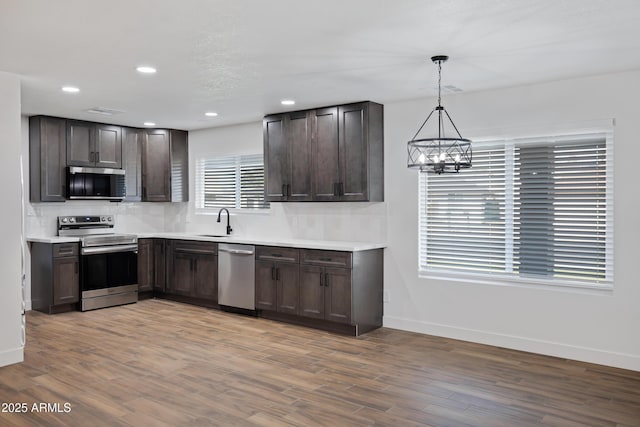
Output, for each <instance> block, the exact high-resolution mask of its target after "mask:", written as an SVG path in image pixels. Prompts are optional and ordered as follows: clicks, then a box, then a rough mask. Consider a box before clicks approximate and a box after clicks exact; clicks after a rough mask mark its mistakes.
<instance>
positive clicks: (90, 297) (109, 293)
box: [58, 215, 138, 311]
mask: <svg viewBox="0 0 640 427" xmlns="http://www.w3.org/2000/svg"><path fill="white" fill-rule="evenodd" d="M114 226H115V221H114V219H113V217H112V216H109V215H101V216H61V217H58V235H59V236H79V237H80V246H81V249H80V255H81V256H80V290H81V292H82V302H81V310H82V311H87V310H93V309H96V308H103V307H111V306H114V305H121V304H130V303H134V302H136V301H138V238H137V236H135V235H130V234H116V233H115V232H114V231H113V229H114Z"/></svg>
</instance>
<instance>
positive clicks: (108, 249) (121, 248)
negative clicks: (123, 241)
mask: <svg viewBox="0 0 640 427" xmlns="http://www.w3.org/2000/svg"><path fill="white" fill-rule="evenodd" d="M137 250H138V245H137V244H135V245H113V246H97V247H93V248H82V249H81V250H80V254H82V255H97V254H109V253H114V252H136V251H137Z"/></svg>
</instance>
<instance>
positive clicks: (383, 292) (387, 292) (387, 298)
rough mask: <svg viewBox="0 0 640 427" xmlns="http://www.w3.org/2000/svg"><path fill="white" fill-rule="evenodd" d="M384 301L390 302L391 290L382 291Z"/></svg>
mask: <svg viewBox="0 0 640 427" xmlns="http://www.w3.org/2000/svg"><path fill="white" fill-rule="evenodd" d="M382 302H389V291H382Z"/></svg>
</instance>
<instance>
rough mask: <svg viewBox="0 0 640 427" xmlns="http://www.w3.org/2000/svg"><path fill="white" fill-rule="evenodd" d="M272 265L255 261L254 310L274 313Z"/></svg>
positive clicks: (274, 299)
mask: <svg viewBox="0 0 640 427" xmlns="http://www.w3.org/2000/svg"><path fill="white" fill-rule="evenodd" d="M275 269H276V268H275V266H274V265H273V263H270V262H265V261H256V308H257V309H262V310H272V311H276V281H275V277H276V273H275Z"/></svg>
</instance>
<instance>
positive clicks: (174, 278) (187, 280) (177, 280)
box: [167, 248, 195, 296]
mask: <svg viewBox="0 0 640 427" xmlns="http://www.w3.org/2000/svg"><path fill="white" fill-rule="evenodd" d="M169 258H170V261H169V262H170V264H169V265H170V269H169V271H170V272H171V273H170V276H169V282H168V283H167V292H168V293H171V294H176V295H185V296H191V295H192V293H193V290H194V289H193V288H194V285H193V283H194V269H195V259H194V257H193V255H192V254H190V253H189V252H185V251H181V250H179V249H178V250H176V249H175V248H172V250H171V251H170V255H169Z"/></svg>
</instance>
